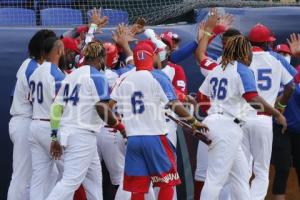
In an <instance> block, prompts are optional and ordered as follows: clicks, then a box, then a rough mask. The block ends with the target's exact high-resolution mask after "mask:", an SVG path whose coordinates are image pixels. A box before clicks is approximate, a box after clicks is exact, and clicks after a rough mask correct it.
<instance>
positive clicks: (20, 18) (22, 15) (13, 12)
mask: <svg viewBox="0 0 300 200" xmlns="http://www.w3.org/2000/svg"><path fill="white" fill-rule="evenodd" d="M0 25H1V26H3V25H6V26H7V25H34V26H35V25H36V16H35V12H34V11H33V10H29V9H25V8H0Z"/></svg>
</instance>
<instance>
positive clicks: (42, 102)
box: [29, 62, 65, 200]
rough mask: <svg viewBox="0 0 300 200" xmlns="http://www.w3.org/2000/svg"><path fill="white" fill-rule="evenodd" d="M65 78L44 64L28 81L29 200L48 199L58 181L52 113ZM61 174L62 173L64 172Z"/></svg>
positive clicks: (58, 71) (47, 63) (54, 66)
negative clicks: (30, 173)
mask: <svg viewBox="0 0 300 200" xmlns="http://www.w3.org/2000/svg"><path fill="white" fill-rule="evenodd" d="M64 77H65V75H64V74H63V73H62V72H61V71H60V70H59V68H58V66H56V65H55V64H52V63H50V62H44V63H43V64H42V65H41V66H40V67H38V68H37V69H36V70H35V71H34V73H33V74H32V75H31V77H30V78H29V87H30V101H31V102H32V108H33V114H32V119H33V120H32V122H31V124H30V132H31V135H30V139H29V140H30V145H31V157H32V170H33V171H32V177H31V186H30V199H31V200H34V199H36V200H40V199H45V198H46V197H47V196H48V194H49V192H50V191H51V189H52V188H53V187H54V184H55V183H56V181H57V179H58V177H57V176H56V173H55V170H57V168H56V167H59V168H60V169H61V168H62V166H61V164H58V163H59V161H58V162H56V164H58V166H56V164H55V162H54V161H53V160H52V158H51V155H50V144H51V137H50V135H51V128H50V109H51V105H52V103H53V100H54V98H55V96H56V93H57V92H58V89H59V88H60V85H61V81H62V80H63V79H64ZM61 170H62V169H61Z"/></svg>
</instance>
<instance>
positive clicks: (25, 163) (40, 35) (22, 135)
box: [7, 29, 55, 200]
mask: <svg viewBox="0 0 300 200" xmlns="http://www.w3.org/2000/svg"><path fill="white" fill-rule="evenodd" d="M53 36H55V33H54V32H53V31H50V30H46V29H43V30H40V31H38V32H36V33H35V34H34V36H33V37H32V38H31V39H30V41H29V44H28V52H29V58H27V59H26V60H25V61H24V62H23V63H22V65H21V66H20V68H19V70H18V72H17V82H16V85H15V89H14V93H13V102H12V105H11V108H10V114H11V115H12V118H11V120H10V122H9V135H10V138H11V141H12V142H13V144H14V148H13V174H12V178H11V182H10V186H9V189H8V193H7V199H8V200H21V199H22V200H28V199H29V188H30V179H31V171H32V168H31V152H30V145H29V141H28V137H29V126H30V123H31V118H32V105H31V103H30V101H29V99H28V97H29V78H30V76H31V75H32V73H33V72H34V70H35V69H36V68H37V67H38V66H39V65H40V64H42V63H43V57H42V55H41V52H42V50H43V47H42V44H43V41H44V40H45V39H46V38H48V37H53Z"/></svg>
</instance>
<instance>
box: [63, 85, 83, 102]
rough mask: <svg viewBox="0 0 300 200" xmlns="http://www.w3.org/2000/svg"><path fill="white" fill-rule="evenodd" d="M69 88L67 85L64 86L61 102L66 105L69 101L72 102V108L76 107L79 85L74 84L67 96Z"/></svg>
mask: <svg viewBox="0 0 300 200" xmlns="http://www.w3.org/2000/svg"><path fill="white" fill-rule="evenodd" d="M69 88H70V85H69V84H66V85H65V89H64V97H63V100H64V102H66V104H67V103H68V102H69V101H72V102H73V106H76V105H77V102H78V101H79V97H78V96H79V89H80V85H79V84H76V85H75V87H74V89H73V91H72V93H71V95H70V96H69Z"/></svg>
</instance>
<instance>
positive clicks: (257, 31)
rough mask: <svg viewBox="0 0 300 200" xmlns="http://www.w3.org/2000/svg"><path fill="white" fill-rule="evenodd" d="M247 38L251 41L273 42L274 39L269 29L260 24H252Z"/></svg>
mask: <svg viewBox="0 0 300 200" xmlns="http://www.w3.org/2000/svg"><path fill="white" fill-rule="evenodd" d="M248 38H249V40H250V41H251V42H274V41H275V40H276V38H275V37H274V35H273V33H272V32H271V30H270V29H269V28H268V27H266V26H264V25H262V24H256V25H255V26H253V27H252V29H251V30H250V32H249V35H248Z"/></svg>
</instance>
